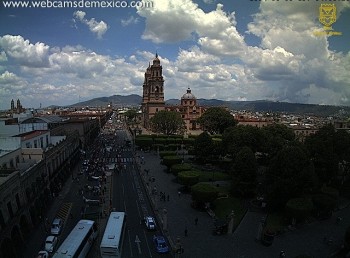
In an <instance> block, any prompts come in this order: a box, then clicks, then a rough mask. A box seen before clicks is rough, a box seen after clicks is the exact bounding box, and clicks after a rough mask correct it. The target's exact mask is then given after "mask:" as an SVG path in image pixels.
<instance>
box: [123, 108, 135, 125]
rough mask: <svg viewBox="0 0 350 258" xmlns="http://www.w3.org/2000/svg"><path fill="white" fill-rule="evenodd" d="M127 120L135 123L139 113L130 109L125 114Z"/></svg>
mask: <svg viewBox="0 0 350 258" xmlns="http://www.w3.org/2000/svg"><path fill="white" fill-rule="evenodd" d="M124 115H125V116H126V117H127V118H128V121H129V122H130V121H135V118H136V116H137V111H136V109H129V110H127V111H126V112H125V114H124Z"/></svg>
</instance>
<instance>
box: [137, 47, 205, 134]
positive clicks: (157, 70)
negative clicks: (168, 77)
mask: <svg viewBox="0 0 350 258" xmlns="http://www.w3.org/2000/svg"><path fill="white" fill-rule="evenodd" d="M141 108H142V121H143V126H144V127H145V128H148V129H149V128H150V119H151V118H152V117H153V116H154V115H155V113H157V112H158V111H161V110H167V111H176V112H179V113H180V114H181V117H182V119H183V121H184V123H185V129H186V130H187V131H190V130H200V125H199V124H198V123H197V122H196V120H197V119H198V118H199V117H200V116H201V115H202V114H203V113H204V111H205V108H204V107H201V106H198V104H197V99H196V97H195V96H194V95H193V94H192V92H191V89H190V88H188V89H187V92H186V93H185V94H184V95H183V96H182V97H181V103H180V105H175V106H165V101H164V79H163V75H162V66H161V65H160V60H159V58H158V54H156V56H155V58H154V59H153V63H152V65H150V64H149V66H148V68H147V69H146V72H145V79H144V83H143V94H142V105H141Z"/></svg>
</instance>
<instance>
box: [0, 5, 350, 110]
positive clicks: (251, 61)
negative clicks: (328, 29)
mask: <svg viewBox="0 0 350 258" xmlns="http://www.w3.org/2000/svg"><path fill="white" fill-rule="evenodd" d="M17 2H18V1H17ZM46 2H47V1H46ZM128 3H131V2H130V1H129V2H128ZM143 3H144V4H145V3H146V1H143ZM150 3H151V4H152V6H146V7H143V8H142V7H138V8H131V7H130V8H77V9H74V8H61V9H57V8H4V6H2V7H1V8H0V23H1V24H6V26H2V27H1V28H0V85H2V87H0V103H1V104H0V109H2V110H3V109H9V103H10V101H11V99H20V100H21V103H22V105H23V106H24V107H31V108H39V106H40V104H41V105H42V106H43V107H45V106H50V105H61V106H66V105H71V104H74V103H77V102H80V101H86V100H90V99H93V98H95V97H108V96H112V95H130V94H137V95H142V84H143V77H144V71H145V69H146V68H147V66H148V64H149V62H151V61H152V60H153V58H154V56H155V54H156V53H158V55H159V58H160V60H161V64H162V66H163V75H164V79H165V83H164V87H165V99H172V98H176V99H177V98H179V97H180V96H182V94H183V93H184V92H185V91H186V89H187V88H188V87H191V89H192V90H193V92H194V93H195V95H196V97H197V98H206V99H212V98H215V99H220V100H242V101H245V100H261V99H263V100H272V101H286V102H296V103H310V104H328V105H345V106H349V105H350V87H349V86H350V78H349V76H348V71H349V70H350V49H349V46H350V45H349V42H350V35H349V29H348V28H346V24H348V23H349V20H350V15H349V14H350V3H349V2H340V1H336V2H332V3H328V4H334V6H335V7H336V21H335V22H334V23H333V24H331V26H332V28H333V31H334V32H341V33H342V35H338V36H328V37H327V36H322V35H317V34H316V33H315V32H322V31H323V30H324V28H323V24H321V22H320V21H319V19H320V16H321V10H320V7H321V4H324V3H326V2H320V1H305V2H300V1H289V2H285V1H261V2H259V1H240V3H239V4H238V3H231V2H230V1H210V0H197V1H190V0H181V1H176V2H172V3H170V2H169V1H165V0H154V1H152V2H150V1H148V4H150ZM33 16H35V17H37V19H32V17H33ZM169 17H171V19H169Z"/></svg>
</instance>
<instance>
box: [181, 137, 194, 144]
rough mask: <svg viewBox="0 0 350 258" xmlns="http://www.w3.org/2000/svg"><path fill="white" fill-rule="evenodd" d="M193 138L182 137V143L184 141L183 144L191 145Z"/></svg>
mask: <svg viewBox="0 0 350 258" xmlns="http://www.w3.org/2000/svg"><path fill="white" fill-rule="evenodd" d="M194 140H195V138H184V139H183V143H184V144H185V145H192V146H193V144H194Z"/></svg>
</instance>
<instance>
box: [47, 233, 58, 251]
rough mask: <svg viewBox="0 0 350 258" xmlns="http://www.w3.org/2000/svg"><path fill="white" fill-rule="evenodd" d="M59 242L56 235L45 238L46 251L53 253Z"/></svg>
mask: <svg viewBox="0 0 350 258" xmlns="http://www.w3.org/2000/svg"><path fill="white" fill-rule="evenodd" d="M57 243H58V239H57V237H56V236H48V237H47V238H46V240H45V251H47V252H49V253H53V251H54V250H55V248H56V246H57Z"/></svg>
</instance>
